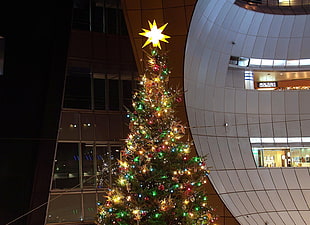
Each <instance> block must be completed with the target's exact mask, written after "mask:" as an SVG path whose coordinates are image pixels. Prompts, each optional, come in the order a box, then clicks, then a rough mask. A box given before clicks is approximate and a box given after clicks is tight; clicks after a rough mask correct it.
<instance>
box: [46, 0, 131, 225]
mask: <svg viewBox="0 0 310 225" xmlns="http://www.w3.org/2000/svg"><path fill="white" fill-rule="evenodd" d="M89 3H90V4H89ZM104 15H106V16H104ZM124 26H125V21H124V20H123V13H122V11H121V10H120V5H119V1H95V0H94V1H88V0H86V1H74V4H73V21H72V30H71V34H70V44H69V48H68V57H67V73H66V81H65V90H64V96H63V105H62V110H61V116H60V124H59V133H58V139H57V151H56V155H55V163H54V173H53V176H52V183H51V193H50V196H49V204H48V210H47V213H46V223H47V224H79V223H81V224H94V222H95V220H96V213H97V208H96V207H97V201H103V200H104V195H105V190H106V189H107V188H108V187H109V186H110V184H111V180H112V179H113V177H114V176H115V175H116V171H114V170H113V164H114V163H116V161H117V159H118V158H119V157H120V151H121V150H122V149H123V147H124V143H125V142H124V140H125V138H126V137H127V134H128V133H129V129H128V121H127V117H126V114H127V111H126V108H131V97H132V92H133V90H134V89H135V88H136V81H135V79H136V77H137V69H136V64H135V61H134V57H133V53H132V49H131V44H130V39H129V37H128V34H127V31H126V28H124ZM124 106H125V107H124Z"/></svg>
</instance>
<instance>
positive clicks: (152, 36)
mask: <svg viewBox="0 0 310 225" xmlns="http://www.w3.org/2000/svg"><path fill="white" fill-rule="evenodd" d="M148 22H149V26H150V30H146V29H143V28H142V30H143V31H144V32H142V33H139V34H140V35H142V36H145V37H147V38H148V39H147V40H146V41H145V43H144V45H143V46H142V48H144V47H145V46H147V45H148V44H150V43H152V44H153V47H158V48H160V49H161V46H160V41H163V42H166V43H168V41H167V40H166V39H167V38H170V36H168V35H165V34H162V32H163V31H164V29H165V28H166V26H167V24H168V23H166V24H165V25H163V26H161V27H160V28H157V24H156V21H155V20H154V21H153V24H152V23H151V22H150V21H148Z"/></svg>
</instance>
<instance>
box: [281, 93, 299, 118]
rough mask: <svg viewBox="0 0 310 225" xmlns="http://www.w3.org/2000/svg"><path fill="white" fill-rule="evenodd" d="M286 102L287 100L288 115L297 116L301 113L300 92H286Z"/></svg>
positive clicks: (286, 110) (286, 109)
mask: <svg viewBox="0 0 310 225" xmlns="http://www.w3.org/2000/svg"><path fill="white" fill-rule="evenodd" d="M284 100H285V112H286V114H297V113H299V105H298V101H299V99H298V92H295V91H285V92H284Z"/></svg>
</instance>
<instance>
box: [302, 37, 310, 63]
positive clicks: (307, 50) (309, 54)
mask: <svg viewBox="0 0 310 225" xmlns="http://www.w3.org/2000/svg"><path fill="white" fill-rule="evenodd" d="M309 42H310V37H307V38H303V40H302V44H301V54H300V57H301V58H305V59H309V58H310V45H309Z"/></svg>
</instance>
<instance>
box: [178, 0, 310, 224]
mask: <svg viewBox="0 0 310 225" xmlns="http://www.w3.org/2000/svg"><path fill="white" fill-rule="evenodd" d="M233 2H234V1H233V0H208V1H206V0H198V2H197V5H196V8H195V11H194V15H193V18H192V22H191V25H190V30H189V34H188V40H187V47H186V53H185V64H184V66H185V68H184V69H185V71H184V72H185V78H184V79H185V80H184V82H185V83H184V85H185V87H184V88H185V90H186V91H187V92H186V108H187V113H188V118H189V123H190V127H191V131H192V135H193V138H194V142H195V146H196V148H197V151H198V153H199V154H202V155H205V154H208V161H207V163H208V165H209V166H211V167H212V168H211V174H210V178H211V181H212V183H213V185H214V187H215V188H216V190H217V192H218V194H219V195H220V197H221V198H222V199H223V201H224V202H225V204H226V205H227V207H228V208H229V209H230V211H231V213H232V214H233V215H234V216H235V217H236V218H237V220H238V221H239V222H240V223H241V224H249V225H255V224H257V225H260V224H262V225H264V224H265V223H266V222H267V224H268V225H269V224H274V225H281V224H287V225H306V224H310V211H309V209H310V179H309V178H310V177H309V168H257V167H256V165H255V162H254V159H253V156H252V153H251V145H250V142H249V137H302V136H307V137H309V136H310V120H309V119H310V104H309V102H310V91H281V92H277V91H273V92H272V91H270V92H268V91H264V92H259V91H256V90H245V89H244V78H243V77H244V75H243V71H241V70H239V71H238V70H228V63H229V58H230V56H231V55H233V56H243V57H248V58H266V59H299V58H310V15H298V16H294V15H287V16H283V15H270V14H263V13H257V12H253V11H249V10H246V9H243V8H240V7H238V6H236V5H234V4H233ZM232 42H235V44H232ZM225 123H228V126H227V127H225V126H224V124H225ZM309 145H310V144H309Z"/></svg>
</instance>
